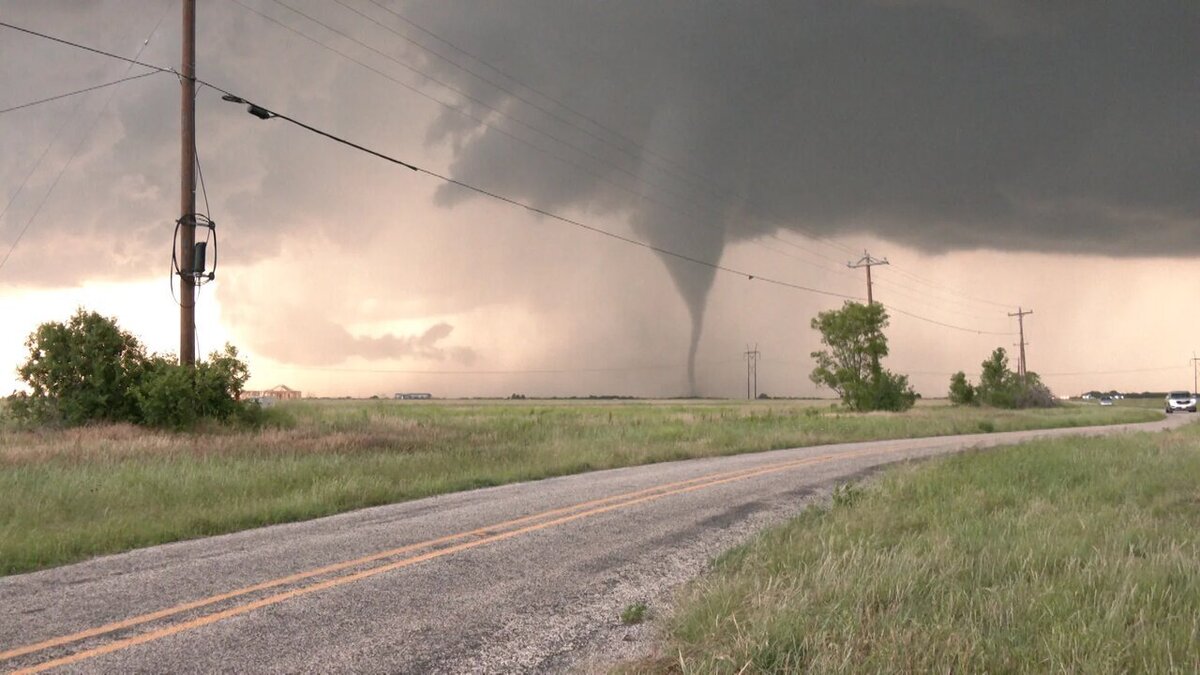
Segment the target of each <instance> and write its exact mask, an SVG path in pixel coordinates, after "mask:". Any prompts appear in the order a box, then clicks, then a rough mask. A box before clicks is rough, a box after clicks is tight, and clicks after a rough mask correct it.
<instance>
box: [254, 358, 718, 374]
mask: <svg viewBox="0 0 1200 675" xmlns="http://www.w3.org/2000/svg"><path fill="white" fill-rule="evenodd" d="M730 363H734V361H733V360H726V361H710V362H706V363H705V365H727V364H730ZM272 367H274V368H280V369H285V370H305V371H313V372H331V373H365V374H384V375H464V376H474V375H575V374H579V373H626V372H629V373H632V372H641V371H645V370H686V369H687V367H688V366H687V364H661V365H642V366H621V367H614V368H533V369H515V370H415V369H406V368H348V367H336V366H330V367H326V366H303V365H293V364H276V365H274V366H272Z"/></svg>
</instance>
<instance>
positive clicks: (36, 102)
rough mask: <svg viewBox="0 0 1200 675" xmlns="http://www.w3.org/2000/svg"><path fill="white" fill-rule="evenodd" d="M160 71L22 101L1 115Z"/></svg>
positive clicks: (0, 112)
mask: <svg viewBox="0 0 1200 675" xmlns="http://www.w3.org/2000/svg"><path fill="white" fill-rule="evenodd" d="M159 72H160V71H157V70H151V71H150V72H148V73H142V74H141V75H130V76H129V77H122V78H121V79H119V80H113V81H112V82H105V83H104V84H97V85H96V86H94V87H88V88H86V89H76V90H75V91H69V92H67V93H65V94H59V95H58V96H51V97H50V98H43V99H40V100H37V101H30V102H29V103H22V104H21V105H15V106H13V107H11V108H5V109H4V110H0V115H3V114H4V113H6V112H12V111H14V110H21V109H22V108H31V107H33V106H35V105H40V104H42V103H49V102H50V101H57V100H58V99H60V98H67V97H68V96H74V95H76V94H86V93H87V92H89V91H96V90H97V89H103V88H105V87H111V86H113V85H114V84H121V83H123V82H128V81H130V80H136V79H139V78H142V77H149V76H151V75H157V74H158V73H159Z"/></svg>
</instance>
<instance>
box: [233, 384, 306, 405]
mask: <svg viewBox="0 0 1200 675" xmlns="http://www.w3.org/2000/svg"><path fill="white" fill-rule="evenodd" d="M300 396H301V392H299V391H297V390H295V389H292V388H291V387H289V386H287V385H284V384H281V385H279V386H277V387H272V388H270V389H247V390H245V391H243V392H242V395H241V399H242V400H243V401H245V400H247V399H254V400H258V401H261V400H263V399H268V398H269V399H274V400H276V401H294V400H297V399H299V398H300Z"/></svg>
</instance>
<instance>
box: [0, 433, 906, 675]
mask: <svg viewBox="0 0 1200 675" xmlns="http://www.w3.org/2000/svg"><path fill="white" fill-rule="evenodd" d="M896 451H897V449H894V450H886V449H881V448H873V449H868V450H860V451H855V452H841V453H830V454H824V455H817V456H814V457H806V458H804V459H798V460H791V461H785V462H776V463H773V464H767V465H763V466H759V467H755V468H751V469H740V470H737V471H727V472H719V473H713V474H708V475H705V476H700V477H698V478H692V479H689V480H684V481H677V482H673V483H665V484H662V485H656V486H654V487H650V488H645V489H642V490H635V491H633V492H625V493H621V494H617V495H613V496H611V497H604V498H602V499H594V500H590V501H585V502H580V503H578V504H572V505H571V506H565V507H561V508H557V509H551V510H549V511H542V512H540V513H535V514H532V515H528V516H523V517H521V518H516V519H513V520H507V521H504V522H500V523H496V524H493V525H489V526H487V527H481V528H477V529H474V530H469V531H464V532H459V533H456V534H451V535H447V536H444V537H438V538H436V539H429V540H426V541H422V542H418V543H414V544H408V545H406V546H401V547H398V548H393V549H389V550H386V551H381V552H379V553H373V554H371V555H368V556H363V557H360V558H355V559H353V560H345V561H342V562H339V563H334V564H332V565H326V566H323V567H318V568H315V569H311V570H307V571H303V572H298V573H296V574H290V575H288V576H284V577H279V578H276V579H270V580H268V581H264V582H261V583H258V584H254V585H252V586H245V587H242V588H237V589H234V590H231V591H228V592H225V593H219V594H217V595H211V596H208V597H205V598H200V599H198V600H193V601H190V602H185V603H181V604H178V605H175V606H173V607H168V608H166V609H160V610H158V611H154V612H149V613H146V614H139V615H137V616H133V617H130V618H128V619H123V620H121V621H115V622H112V623H107V624H104V625H102V626H96V627H95V628H89V629H86V630H82V631H79V632H76V633H71V634H69V635H62V636H59V637H56V638H51V639H49V640H44V641H42V642H37V643H34V644H28V645H23V646H19V647H12V648H9V649H5V650H4V651H0V661H7V660H10V659H15V658H18V657H23V656H29V655H32V654H37V653H39V652H44V651H47V650H50V649H54V648H56V647H63V646H65V645H70V644H72V643H75V642H80V641H82V640H87V639H89V638H96V637H100V636H104V635H107V634H109V633H114V632H117V631H123V630H127V629H131V628H136V627H138V626H142V625H144V624H150V623H153V622H157V621H163V620H165V619H170V618H171V617H175V616H177V615H179V614H182V613H185V612H191V611H194V610H200V609H203V608H205V607H210V606H212V605H216V604H219V603H224V602H227V601H230V600H235V599H239V598H240V600H239V601H238V602H235V603H232V606H229V607H226V608H224V609H220V610H218V611H213V612H211V613H208V614H203V615H201V616H199V617H195V618H190V619H186V620H182V621H178V622H176V623H170V624H168V625H166V626H163V627H159V628H153V629H151V630H147V631H145V632H142V633H138V634H136V635H132V636H129V637H119V638H116V639H113V640H112V641H110V642H107V643H105V644H102V645H99V646H96V647H91V648H86V649H82V650H80V651H77V652H74V653H72V654H68V655H66V656H62V657H58V658H53V659H51V660H48V661H44V662H41V663H38V664H36V665H32V666H28V667H25V668H22V669H19V670H16V671H13V672H16V673H39V672H42V671H45V670H49V669H51V668H56V667H59V666H65V665H70V664H73V663H78V662H80V661H84V660H87V659H91V658H95V657H97V656H101V655H104V654H109V653H112V652H116V651H121V650H123V649H128V648H130V647H134V646H136V645H140V644H144V643H147V642H153V641H155V640H161V639H162V638H165V637H169V636H171V635H175V634H178V633H183V632H185V631H189V630H193V629H196V628H200V627H202V626H207V625H209V624H212V623H216V622H218V621H222V620H224V619H228V618H230V617H234V616H239V615H242V614H246V613H249V612H252V611H254V610H256V609H259V608H260V607H267V606H269V605H275V604H279V603H281V602H284V601H286V600H291V599H292V598H298V597H300V596H304V595H308V594H310V593H316V592H318V591H323V590H326V589H329V588H335V587H337V586H345V585H346V584H351V583H354V582H356V581H362V580H363V579H368V578H370V577H374V576H376V575H379V574H383V573H385V572H390V571H392V570H397V569H400V568H403V567H408V566H410V565H415V564H417V563H421V562H425V561H427V560H433V559H435V558H441V557H443V556H448V555H453V554H455V553H458V552H460V551H466V550H469V549H473V548H478V547H480V546H486V545H488V544H494V543H497V542H500V541H504V540H506V539H511V538H513V537H517V536H520V535H522V534H527V533H529V532H535V531H537V530H544V529H547V528H551V527H556V526H558V525H564V524H566V523H570V522H574V521H577V520H582V519H584V518H590V517H593V516H597V515H600V514H603V513H608V512H610V511H616V510H618V509H624V508H628V507H631V506H636V505H638V504H643V503H646V502H650V501H654V500H658V499H662V498H664V497H669V496H672V495H677V494H683V493H687V492H694V491H697V490H703V489H705V488H710V487H714V486H717V485H723V484H726V483H731V482H734V481H739V480H745V479H748V478H755V477H757V476H764V475H767V474H772V473H778V472H780V471H787V470H789V469H795V468H797V467H802V466H808V465H812V464H821V463H825V462H830V461H833V460H838V459H851V458H855V457H861V456H864V455H878V454H890V453H892V452H896ZM410 554H411V555H410ZM398 556H401V557H400V558H399V559H398V560H392V559H393V558H397V557H398ZM360 567H362V568H364V569H358V570H355V568H360ZM352 570H353V571H352ZM338 573H343V574H338ZM328 575H335V576H331V577H330V578H326V579H321V580H316V581H313V580H314V579H316V578H317V577H324V576H328ZM305 581H311V583H308V584H303V585H299V586H296V587H294V588H289V589H287V590H281V591H278V592H276V593H274V594H271V595H266V596H263V597H257V598H248V597H245V596H249V595H252V594H257V593H259V592H261V591H266V590H270V589H275V588H279V587H283V586H291V585H295V584H298V583H300V582H305Z"/></svg>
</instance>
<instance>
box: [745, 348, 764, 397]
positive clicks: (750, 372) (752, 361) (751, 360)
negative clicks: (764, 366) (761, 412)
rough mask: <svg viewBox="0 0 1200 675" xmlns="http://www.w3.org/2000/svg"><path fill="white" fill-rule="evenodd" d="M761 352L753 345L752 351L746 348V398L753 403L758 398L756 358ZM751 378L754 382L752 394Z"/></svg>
mask: <svg viewBox="0 0 1200 675" xmlns="http://www.w3.org/2000/svg"><path fill="white" fill-rule="evenodd" d="M761 355H762V352H760V351H758V345H754V349H750V347H749V345H747V346H746V398H748V399H750V400H751V401H753V400H754V399H756V398H758V357H759V356H761ZM751 378H753V381H754V393H753V394H751V393H750V382H751Z"/></svg>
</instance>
